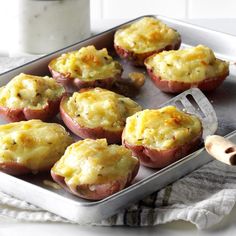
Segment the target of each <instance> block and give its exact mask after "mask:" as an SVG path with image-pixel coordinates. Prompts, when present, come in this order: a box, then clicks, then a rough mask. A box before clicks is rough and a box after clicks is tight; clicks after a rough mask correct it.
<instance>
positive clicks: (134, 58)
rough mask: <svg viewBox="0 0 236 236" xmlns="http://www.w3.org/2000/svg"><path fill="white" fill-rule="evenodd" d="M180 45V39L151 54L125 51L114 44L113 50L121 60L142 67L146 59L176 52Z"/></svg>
mask: <svg viewBox="0 0 236 236" xmlns="http://www.w3.org/2000/svg"><path fill="white" fill-rule="evenodd" d="M180 45H181V38H178V40H177V41H176V42H173V43H172V44H169V45H167V46H166V47H164V48H161V49H158V50H155V51H151V52H145V53H135V52H132V51H129V50H126V49H124V48H122V47H120V46H119V45H116V44H114V48H115V50H116V53H117V54H118V55H119V56H120V57H121V58H123V59H127V60H128V61H130V62H131V63H132V64H133V65H134V66H144V61H145V59H146V58H147V57H149V56H151V55H153V54H155V53H159V52H162V51H168V50H177V49H179V47H180Z"/></svg>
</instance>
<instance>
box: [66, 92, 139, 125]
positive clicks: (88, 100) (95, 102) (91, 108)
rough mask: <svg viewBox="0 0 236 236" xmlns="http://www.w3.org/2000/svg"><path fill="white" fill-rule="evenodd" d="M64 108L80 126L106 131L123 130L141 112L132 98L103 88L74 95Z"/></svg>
mask: <svg viewBox="0 0 236 236" xmlns="http://www.w3.org/2000/svg"><path fill="white" fill-rule="evenodd" d="M63 108H64V110H65V111H66V113H67V114H69V115H70V116H71V117H73V119H74V120H75V121H76V122H77V123H79V124H80V125H83V126H85V127H89V128H95V127H102V128H104V129H106V130H120V129H123V128H124V125H125V120H126V118H127V117H128V116H131V115H133V114H134V113H135V112H137V111H140V110H141V107H140V106H139V105H138V104H137V103H136V102H134V101H133V100H131V99H130V98H127V97H124V96H122V95H119V94H117V93H114V92H111V91H109V90H106V89H102V88H95V89H90V90H88V91H85V92H81V93H78V92H75V93H73V95H72V97H70V98H69V100H68V101H67V103H66V105H64V107H63Z"/></svg>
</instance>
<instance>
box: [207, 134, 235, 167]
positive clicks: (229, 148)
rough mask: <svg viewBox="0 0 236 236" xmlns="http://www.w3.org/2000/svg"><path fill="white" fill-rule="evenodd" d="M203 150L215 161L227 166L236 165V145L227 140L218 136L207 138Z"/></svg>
mask: <svg viewBox="0 0 236 236" xmlns="http://www.w3.org/2000/svg"><path fill="white" fill-rule="evenodd" d="M205 148H206V150H207V152H208V153H209V154H210V155H211V156H213V157H214V158H215V159H217V160H219V161H221V162H223V163H225V164H228V165H236V145H235V144H234V143H232V142H231V141H229V140H228V139H226V138H224V137H221V136H218V135H210V136H207V137H206V140H205Z"/></svg>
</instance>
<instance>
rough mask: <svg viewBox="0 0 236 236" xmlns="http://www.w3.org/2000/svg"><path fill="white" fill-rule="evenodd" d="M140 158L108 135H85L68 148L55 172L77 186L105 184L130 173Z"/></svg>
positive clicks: (55, 166) (54, 168) (54, 169)
mask: <svg viewBox="0 0 236 236" xmlns="http://www.w3.org/2000/svg"><path fill="white" fill-rule="evenodd" d="M137 162H138V159H137V158H136V157H133V156H132V153H131V151H130V150H128V149H127V148H125V147H123V146H119V145H108V144H107V141H106V139H97V140H93V139H84V140H82V141H78V142H76V143H74V144H72V145H71V146H69V147H68V148H67V149H66V152H65V154H64V156H63V157H62V158H61V159H60V160H59V161H58V162H57V163H56V164H55V165H54V166H53V168H52V172H53V173H55V174H57V175H60V176H62V177H65V182H66V183H67V184H68V185H70V186H74V187H76V186H77V185H79V184H104V183H108V182H109V181H113V180H118V179H122V178H125V177H127V175H128V173H130V172H131V171H132V170H133V169H134V166H136V165H137Z"/></svg>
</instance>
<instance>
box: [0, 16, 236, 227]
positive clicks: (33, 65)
mask: <svg viewBox="0 0 236 236" xmlns="http://www.w3.org/2000/svg"><path fill="white" fill-rule="evenodd" d="M155 17H156V18H158V19H160V20H162V21H163V22H165V23H166V24H167V25H169V26H171V27H172V28H174V29H176V30H178V31H179V32H180V34H181V36H182V47H188V46H195V45H198V44H204V45H207V46H208V47H210V48H212V49H213V50H214V52H215V53H216V55H217V57H219V58H222V59H225V60H229V61H230V62H231V65H230V76H229V77H228V78H227V80H226V81H225V82H224V83H223V84H222V86H221V87H220V88H218V89H217V90H216V91H215V92H212V93H208V94H207V97H208V99H209V100H210V101H211V103H212V105H213V107H214V108H215V110H216V113H217V117H218V123H219V127H218V130H217V133H218V134H220V135H226V134H228V133H230V132H232V131H234V130H236V116H235V111H236V92H235V88H236V66H235V65H234V63H233V62H234V61H236V44H235V42H236V37H235V36H232V35H229V34H224V33H220V32H216V31H212V30H208V29H205V28H201V27H198V26H195V25H192V24H187V23H184V22H181V21H178V20H174V19H170V18H166V17H162V16H155ZM139 18H141V17H139ZM139 18H137V19H134V20H132V21H129V22H127V23H125V24H122V25H120V26H117V27H115V28H113V29H110V30H108V31H105V32H103V33H101V34H98V35H96V36H93V37H91V38H89V39H87V40H84V41H82V42H79V43H76V44H74V45H72V46H69V47H66V48H64V49H62V50H59V51H56V52H54V53H51V54H49V55H47V56H44V57H42V58H40V59H37V60H34V61H32V62H30V63H27V64H25V65H23V66H21V67H18V68H15V69H13V70H11V71H8V72H5V73H3V74H1V75H0V86H3V85H4V84H6V83H7V82H8V81H10V80H11V78H13V77H14V76H15V75H17V74H19V73H21V72H23V73H29V74H35V75H47V74H49V71H48V67H47V65H48V63H49V61H50V60H51V59H53V58H55V57H57V56H59V55H60V54H62V53H64V52H68V51H72V50H76V49H79V48H81V47H83V46H87V45H91V44H93V45H95V46H96V47H97V48H103V47H106V48H108V50H110V52H111V53H114V50H113V35H114V32H115V31H116V30H117V29H118V28H120V27H121V26H123V25H126V24H130V23H132V22H134V21H136V20H138V19H139ZM45 43H46V42H45ZM121 63H122V64H123V66H124V74H123V77H126V76H127V74H128V73H129V72H130V71H140V72H143V71H144V70H143V69H141V68H136V67H132V66H130V65H129V64H127V63H126V62H124V61H121ZM172 97H173V95H170V94H166V93H163V92H161V91H160V90H159V89H158V88H156V87H155V86H154V84H153V83H152V82H151V80H150V79H148V78H147V80H146V82H145V85H144V87H143V88H142V89H141V91H140V93H139V94H138V95H137V96H136V97H135V98H134V100H136V101H137V102H138V103H139V104H140V105H142V106H143V108H157V107H158V106H159V105H160V104H162V103H164V102H166V101H167V100H169V99H170V98H172ZM0 124H4V121H3V120H0ZM229 137H231V138H232V139H233V141H234V142H236V137H235V132H234V133H232V134H231V135H230V136H229ZM211 160H212V158H211V157H210V156H209V155H208V154H207V153H206V152H205V150H204V149H203V148H202V149H200V150H198V151H196V152H194V153H192V154H190V155H188V156H186V157H184V158H183V159H181V160H179V161H177V162H175V163H173V164H171V165H169V166H167V167H166V168H163V169H161V170H153V169H149V168H145V167H141V169H140V171H139V173H138V176H137V177H136V180H135V182H134V183H133V184H132V185H131V186H130V187H128V188H126V189H124V190H122V191H120V192H118V193H116V194H114V195H112V196H110V197H107V198H105V199H103V200H100V201H87V200H83V199H81V198H78V197H75V196H73V195H72V194H70V193H67V192H65V191H64V190H62V189H60V190H56V189H53V188H50V187H48V186H46V185H44V184H43V180H45V179H50V177H49V175H47V174H38V175H28V176H24V177H21V178H19V177H17V178H16V177H13V176H10V175H7V174H4V173H0V190H1V191H3V192H5V193H7V194H10V195H12V196H14V197H16V198H18V199H22V200H25V201H27V202H29V203H32V204H35V205H37V206H39V207H41V208H43V209H45V210H48V211H51V212H53V213H55V214H57V215H60V216H62V217H64V218H66V219H69V220H71V221H74V222H78V223H81V224H84V223H90V222H97V221H100V220H102V219H104V218H107V217H109V216H111V215H114V214H115V213H117V212H118V211H119V210H120V209H122V208H125V207H127V206H129V205H130V204H131V203H133V202H135V201H138V200H139V199H142V198H143V197H145V196H146V195H148V194H151V193H152V192H154V191H156V190H158V189H161V188H163V187H164V186H166V185H168V184H169V183H171V182H173V181H175V180H177V179H179V178H181V177H182V176H184V175H186V174H188V173H190V172H191V171H193V170H194V169H196V168H199V167H200V166H202V165H204V164H206V163H208V162H209V161H211Z"/></svg>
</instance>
